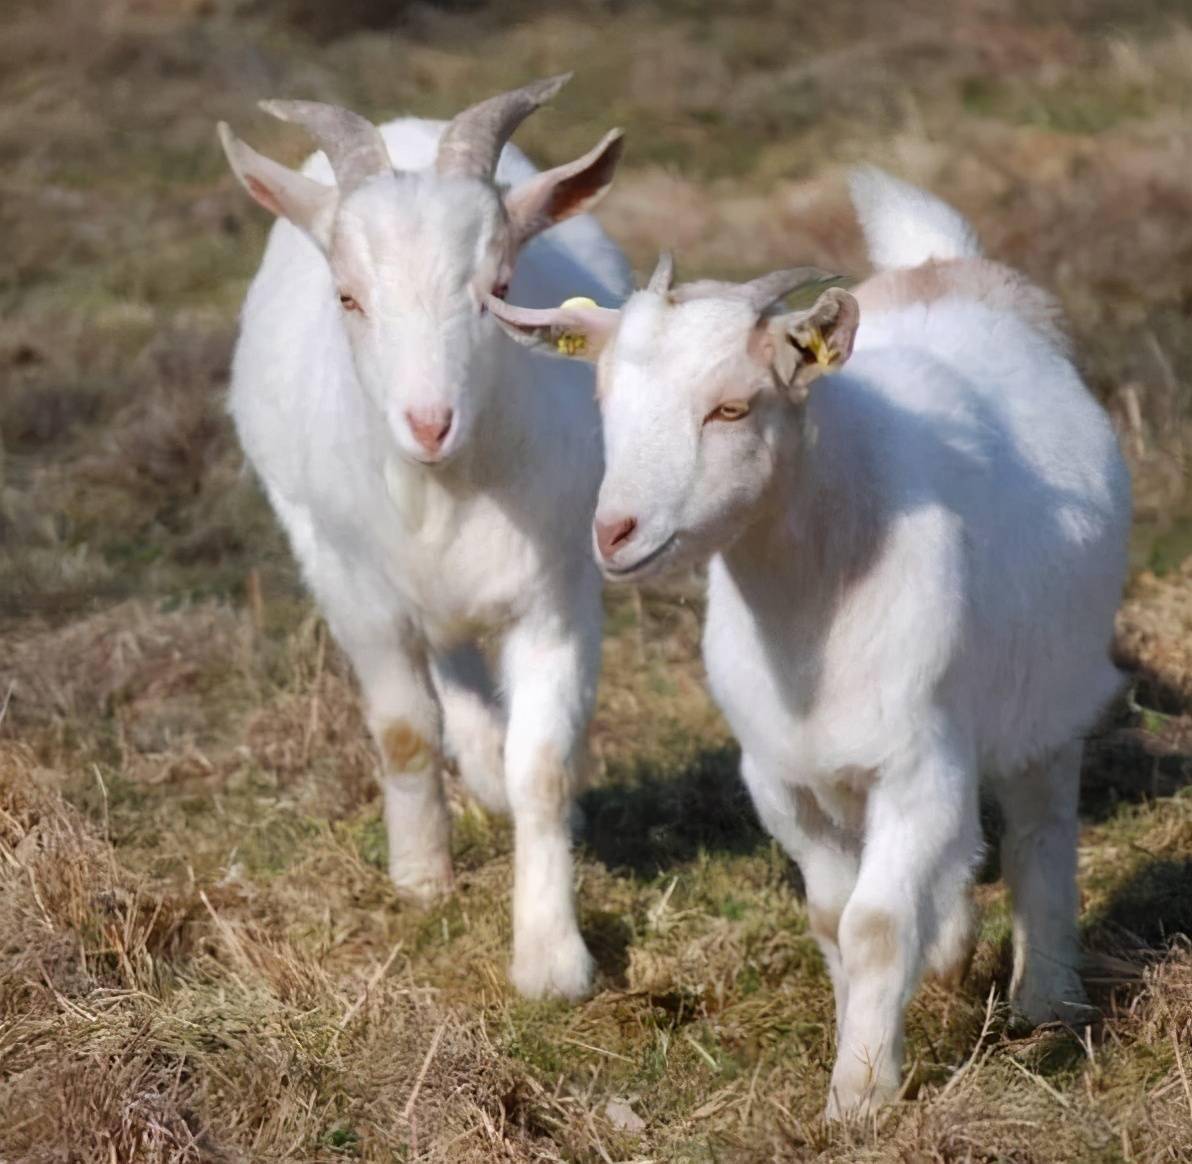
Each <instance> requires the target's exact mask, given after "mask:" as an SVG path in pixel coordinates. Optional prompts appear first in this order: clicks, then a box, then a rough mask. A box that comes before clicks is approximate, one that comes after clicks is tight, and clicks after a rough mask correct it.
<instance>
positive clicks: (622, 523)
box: [593, 517, 637, 559]
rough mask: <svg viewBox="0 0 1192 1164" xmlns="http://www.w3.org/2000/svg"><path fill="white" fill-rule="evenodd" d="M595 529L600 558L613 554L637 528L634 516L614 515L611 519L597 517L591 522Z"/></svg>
mask: <svg viewBox="0 0 1192 1164" xmlns="http://www.w3.org/2000/svg"><path fill="white" fill-rule="evenodd" d="M593 528H594V529H595V530H596V548H597V549H598V550H599V551H600V556H601V557H602V558H605V559H608V558H611V557H612V556H613V554H615V553H616V552H617V551H618V550H619V549H620V548H621V547H622V546H623V545H624V544H625V543H626V542H627V541H629V539H630V538H631V537H633V531H634V530H635V529H637V518H636V517H615V518H613V520H612V521H601V520H600V519H599V518H597V519H596V521H595V522H594V523H593Z"/></svg>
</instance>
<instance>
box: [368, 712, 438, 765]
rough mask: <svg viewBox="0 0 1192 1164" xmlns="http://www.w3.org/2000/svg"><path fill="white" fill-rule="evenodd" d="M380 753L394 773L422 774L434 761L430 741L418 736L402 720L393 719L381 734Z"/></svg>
mask: <svg viewBox="0 0 1192 1164" xmlns="http://www.w3.org/2000/svg"><path fill="white" fill-rule="evenodd" d="M381 752H382V753H383V754H384V756H385V762H386V763H387V764H388V765H389V767H390V768H392V769H393V770H394V771H395V772H422V771H425V769H427V768H428V767H430V765H431V763H432V761H433V760H434V755H435V752H434V748H432V747H431V745H430V741H429V740H427V739H425V738H424V737H423V736H421V735H419V734H418V732H416V731H415V730H414V729H413V728H412V727H411V726H410V725H409V724H408V723H406V721H405V720H404V719H395V720H394V721H393V722H392V723H391V724H389V725H388V726H387V727H386V728H385V730H384V731H383V732H381Z"/></svg>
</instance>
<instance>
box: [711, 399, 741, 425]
mask: <svg viewBox="0 0 1192 1164" xmlns="http://www.w3.org/2000/svg"><path fill="white" fill-rule="evenodd" d="M748 415H749V401H748V400H726V401H725V402H724V403H723V404H720V405H717V407H715V408H713V409H712V411H711V412H709V413H708V415H707V416H705V417H704V424H707V423H708V421H710V420H740V419H741V418H742V417H743V416H748Z"/></svg>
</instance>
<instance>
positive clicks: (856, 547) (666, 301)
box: [492, 170, 1130, 1115]
mask: <svg viewBox="0 0 1192 1164" xmlns="http://www.w3.org/2000/svg"><path fill="white" fill-rule="evenodd" d="M853 198H854V203H855V205H856V207H857V210H858V212H859V215H860V219H861V223H862V226H863V229H864V232H865V235H866V239H867V242H868V245H869V250H870V254H871V256H872V258H873V259H874V262H875V264H876V266H878V267H879V268H884V269H882V270H879V273H878V274H876V275H875V276H873V277H872V278H871V279H870V280H869V281H868V282H866V283H864V284H863V285H861V286H860V287H859V288H858V289H857V292H856V295H855V296H853V295H849V294H847V293H846V292H844V291H842V290H840V289H838V288H830V289H828V290H824V291H822V294H821V295H820V297H819V299H818V301H817V302H816V303H815V304H814V306H813V307H812V308H811V309H810V310H805V311H798V312H795V313H788V314H780V313H778V305H779V304H780V303H781V300H782V298H783V297H785V296H786V295H787V294H789V293H790V292H791V291H792V290H793V289H795V288H796V287H797V286H799V285H800V284H802V283H806V282H808V281H809V280H810V279H811V278H812V277H813V276H814V275H815V274H816V273H815V272H808V271H806V270H804V271H786V272H778V273H777V274H775V275H770V276H766V277H764V278H761V279H758V280H756V281H754V282H752V283H748V284H745V285H743V286H737V285H729V284H723V283H695V284H690V285H687V286H679V287H676V288H673V289H672V288H671V278H670V270H669V262H668V261H665V260H664V261H663V263H661V264H660V267H659V270H658V271H657V272H656V273H655V276H654V278H653V279H652V280H651V282H650V286H649V287H648V288H647V289H646V290H644V291H641V292H639V293H637V294H635V295H634V296H632V297H631V298H630V299H629V300H628V301H627V302H626V304H625V305H624V308H623V309H622V310H621V311H620V312H617V311H609V310H604V309H598V308H594V307H588V308H583V307H576V306H574V305H564V307H562V308H557V309H554V310H550V311H532V310H522V309H518V308H512V307H507V306H506V305H505V304H496V303H494V304H493V305H492V307H493V310H494V312H499V313H500V316H501V318H502V322H503V323H504V324H505V325H506V327H507V329H508V330H509V331H510V333H511V334H512V335H514V337H515V338H517V339H519V340H521V341H522V342H523V343H526V344H529V345H531V346H537V345H542V346H549V345H551V344H552V343H553V344H555V345H556V346H560V350H564V351H568V352H570V351H572V350H574V349H576V348H582V350H583V353H584V355H585V356H587V357H589V358H594V359H598V361H599V364H598V378H599V393H600V402H601V409H602V413H603V418H604V437H605V460H606V473H605V478H604V482H603V485H602V487H601V490H600V500H599V505H598V507H597V514H596V521H595V531H594V532H595V540H596V545H597V552H598V553H599V555H600V557H601V559H602V561H603V567H604V572H605V574H606V575H607V576H608V577H610V578H619V579H629V578H631V579H633V580H634V581H637V580H640V579H642V578H644V577H646V576H647V575H648V574H651V573H653V572H654V571H657V570H659V569H660V568H663V567H666V566H675V565H678V564H680V563H683V564H691V563H693V562H696V561H699V560H701V559H704V558H707V557H708V556H709V555H711V556H712V557H711V565H710V571H709V581H708V609H707V622H706V626H705V631H704V656H705V661H706V665H707V671H708V677H709V682H710V684H711V688H712V691H713V694H714V695H715V697H716V700H717V702H718V703H719V704H720V706H721V708H722V709H723V710H724V713H725V715H726V716H727V718H728V720H729V723H730V724H731V725H732V727H733V730H734V731H735V733H736V735H737V737H738V738H739V740H740V742H741V748H742V753H743V754H742V760H741V773H742V776H743V778H744V780H745V783H746V785H747V786H748V788H749V791H750V793H751V795H752V798H753V802H754V804H755V806H756V808H757V811H758V815H759V816H760V817H761V820H762V821H763V823H764V824H765V826H766V827H767V828H768V829H769V831H770V832H771V833H772V834H773V835H774V836H775V837H776V838H777V839H778V840H779V841H780V842H781V843H782V845H783V846H784V847H785V848H786V850H787V851H788V852H789V853H790V854H791V856H792V857H794V859H795V860H796V861H798V863H799V865H800V867H801V869H802V872H803V876H804V879H805V882H806V886H807V909H808V917H809V924H810V928H811V930H812V932H813V933H814V934H815V936H816V938H817V940H818V942H819V945H820V947H821V949H822V951H823V954H824V958H825V960H826V962H827V965H828V969H829V971H830V974H831V978H832V983H833V987H834V989H835V995H836V1011H837V1059H836V1065H835V1069H834V1070H833V1073H832V1080H831V1091H830V1095H829V1101H828V1111H829V1114H831V1115H842V1114H848V1113H858V1112H865V1111H868V1110H870V1109H871V1108H872V1107H873V1106H875V1105H876V1104H879V1103H881V1102H884V1101H886V1100H889V1099H890V1098H891V1097H892V1096H894V1095H896V1094H897V1091H898V1087H899V1077H900V1069H901V1063H902V1050H903V1012H904V1008H905V1007H906V1004H907V1002H908V1001H909V999H910V997H911V995H912V993H913V992H914V990H915V987H916V985H917V983H918V981H919V978H920V975H921V973H922V972H923V971H924V970H925V969H930V970H933V971H935V972H937V973H940V974H942V975H958V974H962V973H963V969H964V967H965V964H966V961H967V957H968V954H969V951H970V948H971V941H972V937H971V935H972V926H971V920H970V903H969V888H970V882H971V880H972V874H973V869H974V866H975V864H976V862H977V859H978V856H979V854H980V850H981V829H980V824H979V820H978V774H981V775H984V776H986V777H988V779H989V782H990V785H991V787H992V789H993V791H994V792H995V794H996V796H997V798H998V799H999V801H1000V803H1001V806H1002V809H1003V811H1004V815H1005V819H1006V831H1005V839H1004V841H1003V845H1002V868H1003V870H1004V872H1005V876H1006V880H1007V882H1008V883H1009V886H1010V888H1011V891H1012V894H1013V899H1014V904H1013V910H1014V971H1013V981H1012V984H1011V991H1012V1002H1013V1004H1014V1005H1015V1007H1016V1008H1017V1009H1018V1010H1019V1011H1020V1012H1021V1013H1022V1014H1023V1015H1025V1016H1026V1017H1027V1018H1028V1019H1030V1020H1032V1021H1034V1022H1040V1021H1044V1020H1048V1019H1051V1018H1055V1017H1059V1018H1067V1019H1075V1018H1078V1017H1079V1016H1080V1015H1081V1013H1082V1012H1083V1011H1084V1010H1085V1009H1086V1008H1085V1006H1084V1002H1085V994H1084V991H1083V989H1082V986H1081V981H1080V977H1079V974H1078V972H1077V968H1078V945H1077V936H1076V929H1075V920H1076V911H1077V894H1076V876H1075V875H1076V836H1077V815H1076V808H1077V785H1078V781H1079V774H1080V756H1081V737H1082V733H1084V732H1085V730H1086V729H1087V728H1088V727H1089V726H1090V724H1091V723H1092V722H1093V720H1094V718H1095V717H1096V716H1097V714H1098V712H1099V711H1100V709H1101V708H1102V707H1103V706H1104V705H1105V703H1106V702H1107V701H1108V700H1109V699H1110V697H1111V696H1112V695H1113V693H1114V692H1115V690H1117V688H1118V685H1119V676H1118V674H1117V672H1116V671H1115V670H1114V668H1113V666H1112V665H1111V663H1110V661H1109V657H1108V647H1109V641H1110V636H1111V633H1112V627H1113V616H1114V610H1115V607H1116V605H1117V602H1118V599H1119V596H1120V594H1121V588H1122V583H1123V579H1124V573H1125V565H1126V553H1125V549H1126V536H1127V528H1128V525H1129V520H1130V488H1129V481H1128V478H1127V473H1126V469H1125V466H1124V464H1123V461H1122V457H1121V455H1120V453H1119V450H1118V447H1117V443H1116V441H1115V438H1114V434H1113V431H1112V429H1111V427H1110V425H1109V423H1108V420H1107V418H1106V416H1105V414H1104V413H1103V411H1102V410H1101V409H1100V407H1098V405H1097V403H1096V402H1095V401H1094V400H1093V398H1092V397H1091V396H1090V394H1089V392H1088V391H1087V389H1086V388H1085V386H1084V384H1083V383H1082V382H1081V380H1080V377H1079V376H1078V374H1077V373H1076V371H1075V369H1074V368H1073V366H1072V364H1071V362H1070V360H1069V357H1068V352H1067V349H1066V345H1065V342H1064V340H1063V337H1062V333H1061V332H1060V331H1059V328H1058V325H1057V314H1056V311H1055V307H1054V304H1053V303H1052V301H1051V300H1050V298H1049V297H1047V296H1046V295H1045V294H1044V293H1043V292H1041V291H1039V290H1038V289H1037V288H1035V287H1033V286H1031V285H1030V284H1029V283H1028V282H1027V281H1026V279H1024V278H1023V277H1022V276H1020V275H1018V274H1016V273H1015V272H1013V271H1010V270H1008V269H1007V268H1005V267H1002V266H999V265H997V264H995V263H992V262H990V261H988V260H987V259H984V258H982V257H981V253H980V251H979V249H978V247H977V244H976V242H975V240H974V238H973V235H972V232H971V230H970V229H969V227H968V225H967V224H966V223H965V222H964V221H963V219H961V217H960V216H959V215H958V214H956V212H955V211H953V210H952V209H950V208H949V207H947V206H945V205H944V204H943V203H941V202H939V201H937V200H936V199H934V198H932V197H931V196H929V195H927V194H925V193H924V192H922V191H920V190H917V189H915V188H914V187H911V186H908V185H906V184H904V183H902V182H899V181H896V180H895V179H893V178H890V177H888V176H886V175H884V174H882V173H881V172H879V171H874V170H867V171H862V172H860V173H858V174H857V175H856V177H855V178H854V182H853ZM821 290H822V288H821ZM859 321H860V327H859V328H858V322H859ZM560 337H563V338H565V340H566V342H564V343H563V344H561V345H559V340H560ZM850 357H851V358H850ZM846 361H847V367H844V368H841V366H842V365H844V364H845V363H846ZM836 369H841V370H839V371H838V372H837V374H835V375H830V376H824V377H823V378H818V377H819V374H820V373H821V372H823V371H828V370H833V371H835V370H836ZM813 381H814V382H815V383H814V386H813Z"/></svg>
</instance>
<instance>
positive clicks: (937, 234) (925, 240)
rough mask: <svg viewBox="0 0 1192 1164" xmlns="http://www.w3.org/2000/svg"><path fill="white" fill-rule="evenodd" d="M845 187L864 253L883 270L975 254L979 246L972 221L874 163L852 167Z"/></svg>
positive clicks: (970, 257)
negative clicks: (852, 208)
mask: <svg viewBox="0 0 1192 1164" xmlns="http://www.w3.org/2000/svg"><path fill="white" fill-rule="evenodd" d="M849 188H850V190H851V192H852V196H853V205H854V206H855V207H856V210H857V217H858V218H859V219H860V220H861V229H862V230H863V231H864V232H865V242H866V244H867V246H868V247H869V258H870V260H871V261H872V262H873V265H874V266H875V267H879V268H881V269H883V270H887V269H896V268H899V267H917V266H919V264H920V263H926V262H928V261H929V260H935V261H936V262H943V261H945V260H947V259H975V258H979V257H980V255H981V246H980V244H979V243H978V242H977V236H976V235H975V234H974V233H973V230H972V227H970V226H969V224H968V223H967V222H965V220H964V219H963V218H962V217H961V216H960V215H959V214H957V213H956V211H955V210H953V209H952V207H951V206H949V205H948V204H947V203H946V202H941V201H940V200H939V199H938V198H935V197H933V196H932V195H930V194H928V193H927V191H926V190H920V189H919V187H918V186H912V185H910V183H909V182H900V181H899V180H898V179H897V178H893V177H891V176H890V175H889V174H887V173H884V172H883V171H882V170H879V169H877V168H876V167H875V166H861V167H858V168H857V169H856V170H854V171H853V174H852V180H851V181H850V183H849Z"/></svg>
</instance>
